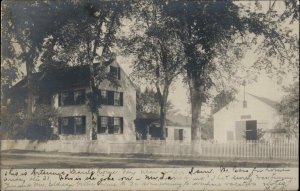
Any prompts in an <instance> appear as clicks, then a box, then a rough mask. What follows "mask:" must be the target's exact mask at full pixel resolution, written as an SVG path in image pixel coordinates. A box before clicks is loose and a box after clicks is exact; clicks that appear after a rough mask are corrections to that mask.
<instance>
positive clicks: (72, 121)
mask: <svg viewBox="0 0 300 191" xmlns="http://www.w3.org/2000/svg"><path fill="white" fill-rule="evenodd" d="M78 118H81V125H77V123H76V119H78ZM64 120H67V121H68V124H67V125H63V123H64ZM58 125H59V134H60V135H85V134H86V116H67V117H59V124H58ZM71 126H73V127H71ZM80 126H82V127H81V128H82V132H79V131H78V129H79V128H80ZM65 128H72V132H73V133H69V132H67V133H66V131H65V130H66V129H65ZM69 131H71V130H70V129H69Z"/></svg>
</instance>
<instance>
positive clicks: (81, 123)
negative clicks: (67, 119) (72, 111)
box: [75, 117, 85, 134]
mask: <svg viewBox="0 0 300 191" xmlns="http://www.w3.org/2000/svg"><path fill="white" fill-rule="evenodd" d="M75 134H85V117H75Z"/></svg>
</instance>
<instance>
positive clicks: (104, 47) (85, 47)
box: [43, 1, 131, 139]
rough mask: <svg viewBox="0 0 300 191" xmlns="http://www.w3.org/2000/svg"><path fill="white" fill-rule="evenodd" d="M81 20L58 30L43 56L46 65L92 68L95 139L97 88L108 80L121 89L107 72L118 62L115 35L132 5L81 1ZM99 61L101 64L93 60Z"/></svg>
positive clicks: (90, 98)
mask: <svg viewBox="0 0 300 191" xmlns="http://www.w3.org/2000/svg"><path fill="white" fill-rule="evenodd" d="M78 6H79V7H80V10H79V11H80V17H78V18H76V19H69V21H68V22H67V23H66V24H65V25H64V26H63V27H62V28H61V29H60V30H58V31H57V38H56V39H57V40H56V41H53V40H52V41H50V42H49V44H48V46H52V47H56V48H54V49H51V48H50V49H48V50H47V51H46V52H45V54H44V55H43V59H44V61H46V62H45V66H43V68H47V67H49V64H48V63H62V62H65V63H67V64H69V65H74V64H75V65H86V64H88V65H89V66H90V71H91V81H90V84H91V87H92V88H91V90H92V91H91V92H90V93H89V94H88V95H87V97H88V105H89V107H90V110H91V112H92V121H93V128H92V130H93V133H92V138H93V139H96V138H97V137H96V134H97V133H96V119H97V117H96V116H97V114H98V109H99V107H100V106H101V105H100V102H99V101H98V100H99V99H98V88H97V87H98V85H100V83H101V82H102V81H103V80H104V79H109V80H110V81H111V82H112V84H113V85H114V86H116V87H118V85H119V84H118V81H117V80H116V79H115V78H113V77H112V76H111V75H110V74H109V73H108V72H107V67H108V66H109V65H110V64H111V63H112V62H114V61H115V60H116V54H114V53H113V52H112V51H111V50H112V48H114V46H116V43H117V42H116V33H117V31H118V29H119V28H120V27H121V26H122V24H121V21H122V19H123V18H124V17H126V16H127V15H128V13H129V12H130V8H131V5H130V4H126V3H125V2H122V1H105V2H104V1H82V2H79V3H78ZM96 59H98V61H97V62H100V63H98V64H94V61H95V60H96Z"/></svg>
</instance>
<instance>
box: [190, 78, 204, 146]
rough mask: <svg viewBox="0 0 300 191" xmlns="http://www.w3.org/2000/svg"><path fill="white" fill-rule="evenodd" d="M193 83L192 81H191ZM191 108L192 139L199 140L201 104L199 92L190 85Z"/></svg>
mask: <svg viewBox="0 0 300 191" xmlns="http://www.w3.org/2000/svg"><path fill="white" fill-rule="evenodd" d="M192 83H193V82H192ZM190 96H191V110H192V129H191V130H192V131H191V133H192V136H191V138H192V140H193V141H196V140H201V125H200V119H201V106H202V102H201V99H200V92H199V91H198V90H197V88H195V87H194V86H193V85H192V86H190Z"/></svg>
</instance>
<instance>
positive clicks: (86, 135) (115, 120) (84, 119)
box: [12, 60, 136, 142]
mask: <svg viewBox="0 0 300 191" xmlns="http://www.w3.org/2000/svg"><path fill="white" fill-rule="evenodd" d="M93 66H95V64H94V65H93ZM106 72H108V73H109V74H110V76H111V77H113V78H114V80H115V81H116V82H117V84H118V86H116V85H115V84H113V83H112V82H111V80H108V79H104V80H103V81H102V82H101V83H100V85H98V86H97V87H96V88H97V89H96V91H94V93H93V94H96V95H95V97H96V99H97V100H96V101H98V102H99V103H100V107H99V108H98V112H96V113H94V115H93V114H92V112H91V109H90V106H89V105H88V96H89V95H91V94H92V93H91V92H92V86H91V77H92V76H91V66H90V65H81V66H72V67H64V68H60V69H53V70H52V71H47V72H38V73H34V75H33V87H34V90H35V91H34V96H35V101H34V102H35V103H34V107H38V105H39V104H46V105H49V107H53V108H56V110H57V111H58V116H59V117H58V119H57V123H55V125H54V127H53V128H54V133H56V134H58V135H59V138H60V139H63V140H66V139H67V140H92V139H97V140H100V141H111V142H123V141H134V140H136V135H135V125H134V120H135V118H136V90H135V87H134V85H133V83H132V82H131V81H130V79H129V78H128V76H127V75H126V74H125V72H124V71H123V70H122V68H121V67H120V65H119V64H118V63H117V62H116V60H113V61H111V62H110V63H109V64H108V66H107V67H106ZM26 91H27V82H26V78H25V79H23V80H21V81H20V82H19V83H17V84H16V85H15V86H14V87H13V88H12V95H14V96H12V97H14V99H22V98H21V97H20V96H22V95H23V96H24V95H26ZM33 110H34V108H33ZM93 129H95V131H94V132H93ZM95 134H96V135H95Z"/></svg>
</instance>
